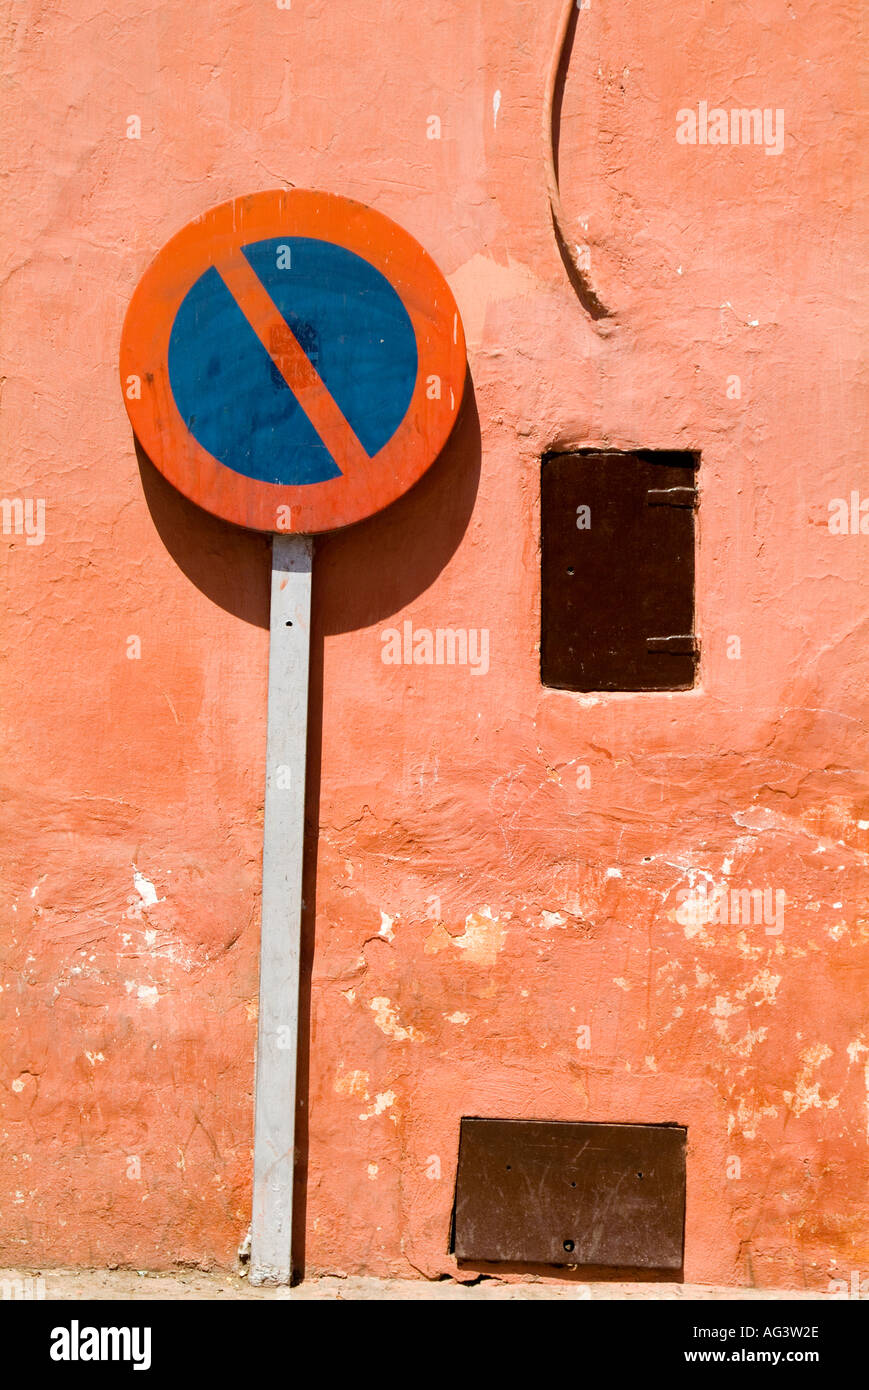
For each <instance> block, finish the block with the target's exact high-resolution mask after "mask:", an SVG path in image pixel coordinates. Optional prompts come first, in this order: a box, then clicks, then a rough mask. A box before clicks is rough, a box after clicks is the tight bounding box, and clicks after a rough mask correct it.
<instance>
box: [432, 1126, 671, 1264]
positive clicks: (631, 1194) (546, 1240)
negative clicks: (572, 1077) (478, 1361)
mask: <svg viewBox="0 0 869 1390" xmlns="http://www.w3.org/2000/svg"><path fill="white" fill-rule="evenodd" d="M686 1137H687V1130H686V1129H684V1128H683V1127H682V1126H679V1125H631V1124H574V1123H570V1122H565V1121H551V1120H484V1119H463V1120H462V1125H461V1137H460V1143H459V1166H458V1175H457V1179H456V1205H455V1225H454V1249H455V1255H456V1258H457V1259H459V1260H471V1261H476V1262H478V1263H482V1262H485V1263H505V1262H506V1263H511V1264H537V1265H559V1266H567V1265H586V1266H596V1267H600V1268H619V1269H625V1270H628V1269H636V1270H671V1271H673V1270H680V1269H681V1267H682V1249H683V1238H684V1227H685V1143H686Z"/></svg>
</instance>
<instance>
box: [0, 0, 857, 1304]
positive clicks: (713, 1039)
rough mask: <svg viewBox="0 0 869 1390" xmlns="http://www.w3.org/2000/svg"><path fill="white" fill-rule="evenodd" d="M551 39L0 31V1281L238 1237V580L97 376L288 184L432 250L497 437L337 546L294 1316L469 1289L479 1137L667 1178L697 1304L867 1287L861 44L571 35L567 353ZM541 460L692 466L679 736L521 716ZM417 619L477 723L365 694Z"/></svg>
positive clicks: (258, 759) (442, 703) (311, 901)
mask: <svg viewBox="0 0 869 1390" xmlns="http://www.w3.org/2000/svg"><path fill="white" fill-rule="evenodd" d="M559 9H560V6H559V5H558V4H556V0H546V2H545V3H539V4H528V3H527V2H526V3H522V2H521V0H498V3H497V4H483V3H480V0H464V3H459V0H430V3H429V4H426V5H424V6H419V5H410V4H401V3H398V0H379V3H373V0H342V2H341V3H340V4H335V3H334V2H333V0H293V4H292V8H291V9H284V8H278V6H277V4H276V3H274V0H246V3H243V4H238V3H229V0H212V3H210V4H208V5H202V4H181V3H175V4H163V5H161V6H158V7H150V8H149V7H142V6H140V5H138V4H133V3H131V0H117V3H115V4H114V5H112V6H111V7H109V8H108V9H107V8H106V7H101V6H98V5H96V4H91V3H89V0H75V3H74V4H73V5H61V4H60V3H57V0H17V2H16V3H11V0H7V3H6V4H5V5H4V6H3V14H2V28H3V35H4V38H3V45H4V65H5V70H6V78H5V84H4V87H3V98H2V101H3V107H4V112H5V126H6V137H5V142H4V143H5V156H4V157H5V160H6V164H7V168H8V169H9V171H10V172H9V176H8V177H7V179H6V180H5V185H4V199H3V206H2V217H3V225H4V240H3V276H2V302H0V311H2V325H3V326H2V334H3V367H2V374H3V399H2V405H3V416H2V421H3V423H2V429H3V443H2V447H3V459H4V464H3V467H4V479H3V484H2V492H3V496H4V497H6V498H10V499H11V498H18V497H20V498H22V499H24V498H27V499H31V500H38V499H44V504H45V514H44V519H45V532H44V540H43V542H42V544H29V543H28V539H27V537H26V536H22V535H15V534H5V535H4V536H3V548H4V551H5V569H4V584H5V587H6V604H5V616H4V622H3V624H2V627H3V635H2V658H3V659H2V667H0V670H2V706H3V724H4V731H5V734H4V736H5V746H4V752H3V763H2V774H3V776H2V780H3V784H4V800H5V821H6V829H5V832H4V852H3V856H2V872H3V890H2V933H0V986H2V993H0V1015H2V1039H3V1040H2V1047H0V1056H2V1067H0V1260H4V1261H7V1262H13V1261H18V1262H25V1263H29V1264H34V1263H38V1264H52V1263H54V1264H59V1263H75V1264H91V1263H96V1264H103V1263H106V1262H119V1263H122V1264H128V1263H129V1264H132V1265H133V1266H138V1267H150V1266H156V1267H165V1266H170V1265H172V1264H175V1263H177V1262H193V1263H206V1264H207V1263H216V1264H218V1265H229V1264H231V1263H232V1261H233V1259H234V1256H235V1251H236V1247H237V1246H238V1244H239V1241H240V1240H241V1239H242V1237H243V1236H244V1233H245V1231H246V1229H247V1225H248V1221H249V1190H250V1181H251V1142H252V1083H253V1055H254V1044H255V1036H256V998H257V945H258V942H257V930H258V891H259V872H260V853H261V833H262V798H263V762H264V744H265V694H266V659H267V623H268V611H267V596H268V587H267V585H268V564H269V556H268V544H267V541H266V540H264V539H262V538H260V537H257V536H253V535H248V534H245V533H242V532H234V531H232V530H231V529H230V528H228V527H226V526H224V525H222V524H220V523H218V522H217V521H212V520H211V519H210V518H208V517H207V516H205V515H204V514H202V513H199V512H198V511H197V510H196V509H195V508H193V507H192V506H190V505H189V504H187V503H185V502H184V501H183V500H182V499H181V498H180V497H179V496H177V495H175V494H174V493H173V492H172V490H171V489H170V488H169V487H168V486H167V485H166V484H164V483H163V481H162V479H161V478H160V477H159V476H158V475H156V474H155V472H154V471H153V469H152V468H151V467H150V465H149V464H148V463H147V462H143V463H141V464H140V463H139V462H138V461H137V456H136V452H135V450H134V446H133V442H132V440H131V437H130V433H129V429H128V425H127V419H126V415H125V412H124V406H123V401H122V399H121V396H120V392H119V389H118V385H117V375H116V361H117V351H118V342H119V335H120V329H121V323H122V320H123V316H124V312H125V309H126V306H127V303H128V301H129V298H130V295H131V293H132V290H133V287H134V285H135V284H136V282H137V280H138V278H139V276H140V275H141V273H142V271H143V269H144V267H145V266H146V264H147V263H148V261H149V260H150V259H151V257H152V255H153V254H154V253H155V251H156V250H157V249H158V248H159V247H160V246H161V245H162V244H163V242H164V241H165V240H166V239H167V238H168V237H169V236H170V235H171V234H172V233H173V232H174V231H175V230H176V229H177V228H178V227H180V226H181V225H183V224H184V223H185V222H187V221H189V220H190V219H191V218H193V217H195V216H196V215H198V214H199V213H200V212H202V211H203V210H204V209H206V208H208V207H210V206H212V205H214V204H216V203H218V202H221V201H223V200H224V199H227V198H230V197H233V196H235V195H237V194H239V193H243V192H248V191H255V190H258V189H266V188H272V187H275V186H281V185H284V184H293V185H296V186H300V187H306V186H307V187H315V188H324V189H328V190H332V191H335V192H339V193H343V194H347V195H349V196H351V197H354V198H358V199H360V200H361V201H363V202H366V203H369V204H371V205H372V206H374V207H376V208H378V209H380V210H381V211H383V212H384V213H386V214H388V215H389V216H390V217H392V218H394V219H395V220H396V221H398V222H400V223H402V224H403V225H404V226H405V227H407V228H408V230H409V231H410V232H412V233H413V234H414V235H415V236H417V237H418V239H419V240H420V241H421V242H422V243H423V244H424V245H425V246H426V248H427V249H428V251H429V252H430V253H431V254H432V255H433V256H434V258H435V259H436V261H437V262H438V264H439V265H440V267H441V268H442V270H443V271H444V272H445V274H446V275H447V276H448V278H449V281H450V284H451V286H452V288H453V291H454V293H455V295H456V297H457V300H458V303H459V306H460V309H461V312H462V316H463V319H464V323H465V328H466V332H467V335H468V341H469V357H470V367H471V372H472V377H473V386H474V399H473V401H472V402H471V406H470V409H469V410H468V411H467V413H466V415H465V417H464V419H463V421H462V423H461V425H460V427H459V430H458V432H457V434H456V435H455V437H454V440H453V442H452V444H451V446H450V447H449V448H448V450H447V453H446V454H445V456H444V457H443V458H442V459H441V460H440V461H439V463H438V464H437V465H436V466H435V467H434V468H433V469H432V470H431V472H430V474H429V475H427V477H426V479H425V480H424V481H423V482H422V484H420V485H419V487H418V488H417V489H416V490H415V491H414V492H413V493H412V494H411V495H409V496H408V497H407V498H406V499H404V500H403V501H402V502H400V503H398V504H397V505H396V506H395V507H394V508H393V509H391V511H390V512H389V513H387V514H385V515H383V516H382V517H380V518H377V519H375V520H373V521H371V522H368V523H365V524H363V525H360V526H359V527H357V528H355V529H353V530H350V531H348V532H346V533H343V534H339V535H335V536H333V537H331V538H328V539H326V540H324V541H322V542H319V543H318V546H317V553H316V578H315V595H314V605H315V636H314V662H313V665H314V670H313V677H312V722H313V731H312V740H311V750H310V757H311V780H310V788H309V814H310V837H309V840H310V845H311V847H312V850H313V849H315V850H316V865H314V863H313V859H312V863H311V865H310V866H309V871H308V875H307V877H308V890H307V904H308V909H309V912H308V930H309V937H310V939H311V940H312V941H313V960H312V984H311V991H310V1010H309V1012H310V1031H311V1038H312V1049H311V1057H310V1075H309V1088H308V1106H307V1117H308V1126H307V1128H308V1133H307V1142H306V1146H305V1148H306V1154H307V1191H306V1208H307V1232H306V1260H307V1266H308V1269H309V1270H311V1271H316V1270H345V1271H352V1272H357V1271H363V1272H370V1273H375V1274H386V1273H394V1274H411V1275H412V1274H414V1273H419V1274H421V1275H424V1276H429V1277H431V1276H435V1275H437V1274H439V1273H442V1272H449V1271H451V1270H452V1269H453V1264H452V1261H451V1259H450V1257H449V1256H448V1254H447V1241H448V1228H449V1216H450V1208H451V1202H452V1185H453V1180H454V1171H455V1159H456V1148H457V1140H458V1123H459V1117H460V1116H461V1115H462V1114H476V1115H501V1116H534V1117H542V1118H561V1119H583V1120H633V1121H664V1120H672V1121H678V1122H680V1123H683V1124H687V1126H688V1130H689V1168H688V1215H687V1234H686V1260H685V1274H686V1278H688V1279H690V1280H700V1281H725V1282H730V1283H734V1284H742V1283H757V1284H759V1285H768V1286H769V1285H777V1286H788V1287H791V1286H793V1287H802V1286H807V1287H811V1288H826V1287H827V1286H828V1280H829V1279H830V1278H831V1276H836V1275H841V1274H843V1273H844V1276H845V1277H849V1274H850V1271H851V1270H854V1269H857V1270H860V1271H862V1274H863V1275H864V1276H865V1274H866V1273H867V1272H869V1238H867V1221H866V1216H867V1197H866V1158H867V1125H869V1024H867V1007H866V998H867V985H869V951H867V914H866V901H865V895H866V883H867V878H866V872H865V866H866V855H867V851H869V792H867V782H866V780H865V777H864V776H863V775H862V774H861V772H860V766H861V760H862V759H863V758H864V755H865V723H864V719H865V689H866V678H867V647H866V632H865V617H864V614H865V595H863V596H861V592H860V579H861V570H862V573H863V574H865V558H866V551H867V547H869V537H867V536H861V535H859V534H857V535H851V534H847V535H836V534H833V533H832V532H831V531H830V529H829V525H828V519H829V517H830V512H829V504H830V502H831V500H832V499H834V498H846V499H848V498H850V494H851V492H852V491H853V490H858V491H859V493H860V495H861V497H869V473H867V469H866V462H865V449H863V448H862V447H861V444H860V440H859V435H858V423H857V422H858V419H859V412H858V406H859V396H860V384H861V378H860V375H859V372H858V368H857V356H858V332H859V329H860V323H859V320H858V317H857V312H856V309H855V291H856V284H857V271H858V268H859V261H858V258H857V245H858V238H857V233H858V227H857V219H856V218H855V215H854V203H855V191H856V190H855V174H856V170H857V161H858V144H857V136H856V133H855V131H854V128H853V126H852V124H850V122H849V117H848V114H847V113H849V112H851V111H852V110H853V109H854V107H855V104H856V96H855V76H854V69H855V48H854V45H855V42H856V40H855V37H854V35H855V29H856V15H857V6H856V4H855V3H854V2H853V0H837V3H835V4H833V5H829V4H820V3H818V0H815V2H814V3H809V0H792V3H788V0H758V2H757V3H754V4H751V5H747V4H737V3H731V0H717V3H713V2H712V0H710V3H708V4H706V5H703V6H697V5H693V4H689V3H687V0H678V3H676V4H675V5H670V6H665V7H664V9H663V10H661V9H660V7H659V8H657V9H652V10H649V9H648V8H647V7H645V8H644V7H641V6H625V5H614V4H612V3H610V0H591V5H590V8H588V9H586V10H583V11H582V12H581V13H580V14H579V15H578V24H577V32H576V39H575V43H574V47H573V53H572V58H571V62H570V67H569V72H568V76H567V80H566V85H565V93H564V106H563V112H562V119H561V179H562V191H563V196H564V203H565V210H566V213H567V216H568V218H569V219H570V221H571V223H572V224H573V225H575V227H576V229H577V237H578V238H579V237H580V236H581V237H582V238H583V239H585V237H586V235H587V239H588V242H589V244H590V247H591V255H592V278H593V279H594V280H595V282H596V284H597V286H598V289H599V291H600V293H601V295H602V296H603V298H604V299H605V300H606V301H607V302H608V303H609V305H610V306H611V307H612V309H613V311H614V315H613V318H612V319H611V320H606V321H602V322H601V323H599V324H597V325H595V324H593V323H592V322H591V321H590V320H589V319H588V318H587V316H586V315H585V313H584V312H583V311H582V309H581V308H580V306H579V304H578V303H577V300H576V298H575V296H574V294H573V292H572V290H571V287H570V284H569V282H568V280H567V277H566V274H565V270H564V267H563V265H562V262H561V259H560V257H559V254H558V251H557V248H556V245H555V241H554V238H553V234H552V228H551V223H550V219H549V213H548V205H547V199H546V192H545V175H544V159H545V150H544V142H543V139H542V136H541V104H542V92H543V86H544V78H545V73H546V71H547V68H548V66H549V62H550V59H551V52H552V46H553V40H554V35H555V32H556V27H557V20H558V11H559ZM700 101H707V102H708V103H709V105H710V107H712V106H721V107H724V108H726V109H730V108H732V107H754V106H757V107H762V108H772V109H781V110H783V111H784V130H785V139H784V147H783V149H782V152H781V153H780V154H779V155H772V156H769V155H767V154H766V153H765V151H764V149H763V148H759V147H756V146H751V147H742V146H733V147H717V148H716V147H711V146H706V147H701V146H697V145H694V146H692V145H684V144H680V143H678V142H677V140H676V138H675V136H676V128H677V120H676V113H677V111H678V110H679V109H680V108H693V109H695V110H696V109H697V106H698V103H699V102H700ZM134 115H136V116H139V117H140V120H141V138H140V139H131V138H128V136H127V132H128V129H129V128H132V129H135V126H134V125H133V126H132V127H130V126H129V123H128V118H129V117H130V116H134ZM431 116H437V117H438V118H439V120H440V139H429V138H428V132H430V131H432V130H433V129H435V127H434V126H433V124H432V123H430V122H429V117H431ZM583 223H585V224H587V234H586V232H585V231H584V230H583V229H582V224H583ZM737 376H738V377H739V378H740V388H741V395H740V397H739V398H738V399H735V398H732V396H733V390H734V389H735V388H733V387H732V384H731V388H732V389H731V396H730V397H729V396H728V380H729V378H733V377H737ZM568 444H574V445H584V446H588V445H600V446H606V447H616V448H627V447H632V446H643V447H646V448H668V447H672V448H692V449H698V450H700V451H701V453H702V463H701V489H702V501H701V507H700V513H699V518H700V519H699V546H698V557H697V558H698V579H697V586H698V587H697V594H698V632H699V634H700V638H701V642H702V659H701V667H700V680H699V683H698V686H697V688H696V689H695V690H694V691H691V692H688V693H678V694H671V695H667V694H662V695H632V696H627V695H622V696H619V695H616V696H609V697H601V698H590V697H585V698H584V697H578V696H574V695H570V694H565V693H562V692H558V691H552V690H543V689H541V686H540V683H539V677H538V652H537V642H538V632H539V557H538V532H539V513H538V502H539V467H540V457H541V453H542V452H543V451H544V450H545V449H547V448H551V447H553V446H555V445H568ZM13 529H14V528H13ZM33 539H36V538H35V537H34V538H33ZM406 620H410V621H411V622H412V623H413V624H414V626H415V627H427V628H432V629H434V628H437V627H445V626H457V627H464V628H485V629H487V630H488V631H489V634H490V669H489V670H488V672H487V673H486V674H485V675H483V674H480V675H476V674H474V673H473V672H472V671H471V669H469V668H468V667H451V668H446V667H445V668H433V667H425V666H421V667H414V666H390V665H385V664H384V663H383V662H382V660H381V652H382V649H383V643H382V636H381V635H382V633H383V632H384V631H385V630H386V629H387V628H389V627H392V626H401V624H402V623H403V622H405V621H406ZM734 636H738V637H739V638H740V641H741V657H740V658H739V659H730V658H729V657H728V642H729V639H730V638H732V637H734ZM131 637H138V638H139V639H140V643H141V655H140V657H139V658H138V659H137V658H136V657H135V656H132V657H131V656H129V655H128V653H129V652H135V645H134V644H133V645H131V644H130V638H131ZM731 650H732V647H731ZM581 767H588V769H589V776H590V782H591V785H590V786H589V787H587V788H584V787H581V786H578V785H577V783H578V769H579V768H581ZM318 826H319V830H318V829H317V827H318ZM314 870H315V872H314ZM700 883H708V884H710V885H713V886H714V889H715V891H719V892H720V891H724V890H729V889H737V890H738V889H740V888H743V887H752V886H754V887H761V888H763V887H769V888H772V889H773V890H783V891H784V892H785V894H786V907H785V910H784V921H783V929H782V931H781V932H780V934H777V935H772V934H767V932H766V931H765V930H764V928H763V927H762V926H749V927H747V928H741V927H736V926H723V925H715V924H710V923H704V922H703V921H702V920H699V919H698V917H697V914H696V912H695V913H693V914H692V911H691V910H690V908H691V903H690V900H689V902H688V907H687V909H686V907H685V904H684V902H683V904H682V907H681V908H680V902H682V899H680V898H679V897H678V896H677V895H679V894H680V892H683V890H686V889H690V888H691V887H692V886H693V887H695V888H696V886H697V885H698V884H700ZM677 914H678V915H677ZM583 1028H588V1029H589V1030H590V1035H589V1041H590V1047H588V1048H584V1047H581V1046H579V1047H578V1046H577V1042H578V1040H579V1041H582V1038H583V1036H584V1035H583V1034H582V1033H581V1032H580V1030H581V1029H583ZM733 1159H738V1160H739V1172H740V1176H739V1177H735V1176H732V1174H733V1173H735V1172H736V1166H735V1165H734V1164H733V1162H732V1160H733ZM729 1174H731V1176H729Z"/></svg>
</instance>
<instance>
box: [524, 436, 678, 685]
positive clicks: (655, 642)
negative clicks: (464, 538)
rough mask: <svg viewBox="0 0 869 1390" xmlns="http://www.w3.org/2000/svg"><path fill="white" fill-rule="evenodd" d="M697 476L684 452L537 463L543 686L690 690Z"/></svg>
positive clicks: (564, 457)
mask: <svg viewBox="0 0 869 1390" xmlns="http://www.w3.org/2000/svg"><path fill="white" fill-rule="evenodd" d="M696 470H697V459H696V457H695V455H693V454H690V453H682V452H666V453H664V452H661V453H655V452H650V451H646V450H641V451H638V452H636V453H631V454H607V453H570V454H552V455H548V456H547V457H546V458H545V459H544V461H543V470H542V483H541V523H542V595H541V643H540V672H541V679H542V681H543V684H544V685H551V686H555V687H557V688H559V689H562V690H581V691H593V690H685V689H688V688H690V687H691V686H692V685H693V683H694V674H695V667H696V662H697V642H696V639H695V637H694V513H695V508H696V505H697V489H696Z"/></svg>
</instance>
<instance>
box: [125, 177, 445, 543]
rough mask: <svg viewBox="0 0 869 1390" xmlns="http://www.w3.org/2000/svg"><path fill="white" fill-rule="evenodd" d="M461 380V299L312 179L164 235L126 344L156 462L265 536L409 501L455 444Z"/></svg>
mask: <svg viewBox="0 0 869 1390" xmlns="http://www.w3.org/2000/svg"><path fill="white" fill-rule="evenodd" d="M464 379H465V342H464V335H463V332H462V325H461V321H460V319H459V315H458V310H457V309H456V305H455V301H454V299H453V296H452V293H451V291H450V289H449V286H448V285H447V283H446V281H445V280H444V278H443V276H442V275H441V273H440V271H439V270H438V268H437V266H436V265H435V264H434V262H433V261H432V259H431V257H430V256H429V255H428V254H427V253H426V252H425V251H424V250H423V249H422V247H421V246H420V245H419V243H418V242H416V241H415V240H414V239H413V237H411V236H410V235H409V233H407V232H405V231H403V230H402V228H400V227H398V226H397V225H396V224H395V223H394V222H391V221H390V220H389V218H387V217H384V216H383V215H382V214H381V213H378V212H374V211H373V210H372V209H371V208H367V207H364V206H363V205H362V204H361V203H355V202H353V201H351V200H350V199H349V198H341V197H337V196H335V195H332V194H328V193H311V192H306V191H301V190H290V191H282V190H278V191H274V192H269V193H256V194H253V195H251V196H250V197H247V198H237V199H235V200H234V201H233V202H231V203H223V204H221V205H220V206H219V207H217V208H213V209H212V210H211V211H210V212H207V213H205V214H204V215H203V216H202V217H200V218H198V219H197V220H196V221H195V222H192V223H190V224H189V225H188V226H187V227H185V228H184V229H183V230H182V231H181V232H179V233H178V234H177V236H174V237H173V238H172V239H171V241H169V242H167V244H166V246H164V248H163V250H162V251H161V252H160V253H159V255H158V256H157V257H156V259H155V260H154V261H153V262H152V264H151V265H150V266H149V268H148V270H147V271H146V272H145V274H144V276H143V277H142V279H141V281H140V283H139V285H138V287H137V289H136V292H135V294H134V295H133V298H132V301H131V303H130V307H129V310H128V312H127V316H126V320H125V323H124V331H123V338H122V346H121V380H122V386H123V390H124V399H125V402H126V407H127V412H128V414H129V417H130V421H131V423H132V426H133V430H134V431H135V433H136V436H137V437H138V439H139V441H140V443H141V444H142V446H143V448H144V449H145V452H146V453H147V454H148V456H149V457H150V458H151V460H152V462H153V463H154V464H156V466H157V467H158V468H159V469H160V471H161V473H163V474H164V475H165V476H166V477H167V478H168V479H169V481H170V482H171V483H173V484H174V485H175V487H177V488H178V489H179V491H181V492H183V493H184V494H185V495H186V496H187V497H189V498H191V500H192V501H194V502H197V503H198V504H199V506H201V507H204V508H205V509H206V511H210V512H213V513H215V514H216V515H217V516H221V517H223V518H224V519H225V520H227V521H233V522H236V523H238V524H239V525H242V526H248V527H253V528H254V529H256V530H260V531H272V532H290V533H293V534H300V533H302V534H310V533H312V532H319V531H327V530H331V529H333V528H335V527H338V526H346V525H348V524H349V523H350V522H354V521H359V520H361V519H362V518H363V517H366V516H370V515H371V514H372V513H374V512H377V511H379V510H380V509H381V508H383V507H385V506H387V505H388V504H389V503H390V502H392V501H394V500H395V499H396V498H397V497H400V496H401V494H402V493H403V492H406V491H407V489H408V488H409V487H411V486H412V485H413V484H414V483H415V482H416V481H417V479H418V478H419V477H420V476H421V475H422V473H424V472H425V470H426V468H428V466H429V464H430V463H432V462H433V461H434V459H435V458H436V457H437V455H438V454H439V453H440V450H441V449H442V447H443V445H444V443H445V442H446V440H447V437H448V435H449V433H450V430H451V429H452V427H453V424H454V422H455V419H456V416H457V414H458V410H459V407H460V405H461V400H462V392H463V387H464Z"/></svg>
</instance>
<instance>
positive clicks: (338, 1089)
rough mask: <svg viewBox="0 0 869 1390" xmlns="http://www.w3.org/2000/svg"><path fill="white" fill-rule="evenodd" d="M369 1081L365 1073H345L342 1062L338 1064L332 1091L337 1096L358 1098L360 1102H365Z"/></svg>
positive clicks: (357, 1071) (358, 1071)
mask: <svg viewBox="0 0 869 1390" xmlns="http://www.w3.org/2000/svg"><path fill="white" fill-rule="evenodd" d="M370 1080H371V1078H370V1076H369V1075H368V1072H367V1071H360V1070H356V1071H345V1070H344V1064H343V1062H340V1063H339V1064H338V1072H337V1075H336V1076H335V1080H334V1082H333V1085H332V1089H333V1091H334V1092H335V1094H336V1095H338V1096H358V1097H359V1098H360V1100H367V1099H368V1095H369V1091H368V1083H369V1081H370Z"/></svg>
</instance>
